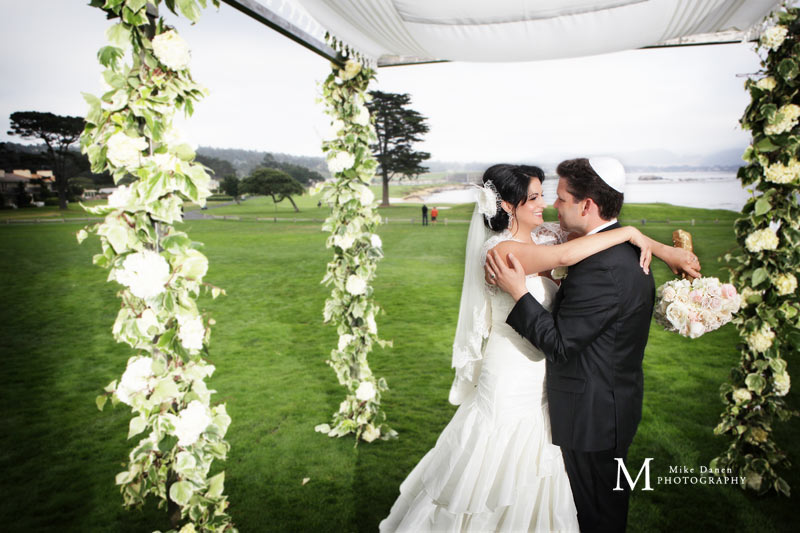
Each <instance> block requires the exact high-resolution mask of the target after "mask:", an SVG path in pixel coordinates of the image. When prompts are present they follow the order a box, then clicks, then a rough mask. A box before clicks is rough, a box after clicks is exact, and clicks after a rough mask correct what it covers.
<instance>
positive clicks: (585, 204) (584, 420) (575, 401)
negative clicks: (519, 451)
mask: <svg viewBox="0 0 800 533" xmlns="http://www.w3.org/2000/svg"><path fill="white" fill-rule="evenodd" d="M558 174H559V177H560V179H559V185H558V190H557V194H558V199H557V201H556V202H555V207H556V209H558V212H559V219H560V222H561V225H562V228H563V229H565V230H567V231H571V232H575V233H579V234H581V235H584V234H589V233H595V232H597V231H606V230H610V229H613V228H616V227H619V224H618V223H616V216H617V214H618V213H619V210H620V208H621V206H622V198H623V195H622V188H623V187H624V181H625V177H624V171H623V170H622V167H621V165H619V163H618V162H616V161H611V162H609V161H606V160H604V159H600V160H596V159H592V160H591V162H590V160H587V159H577V160H570V161H565V162H563V163H562V164H561V165H559V167H558ZM601 176H602V177H601ZM498 259H499V258H498ZM498 259H495V261H496V262H497V263H499V264H497V269H498V270H497V271H496V272H495V274H496V275H497V284H498V286H500V288H502V289H503V290H506V292H509V293H510V294H511V295H512V296H514V297H515V299H517V303H516V305H515V307H514V308H513V309H512V311H511V313H510V314H509V316H508V319H507V323H508V324H509V325H511V326H512V327H513V328H514V329H515V330H516V331H517V332H519V333H520V334H521V335H523V336H524V337H525V338H527V339H528V340H529V341H530V342H531V343H532V344H533V345H534V346H536V347H538V348H539V349H540V350H542V351H543V352H544V353H545V355H546V357H547V394H548V402H549V411H550V422H551V427H552V438H553V444H556V445H558V446H561V449H562V453H563V455H564V460H565V465H566V467H567V473H568V475H569V478H570V484H571V486H572V491H573V496H574V498H575V504H576V507H577V510H578V520H579V522H580V526H581V531H584V532H586V531H624V529H625V525H626V520H627V508H628V489H629V487H627V486H626V485H625V483H623V486H624V489H625V490H624V491H613V488H614V487H615V486H616V473H617V463H616V460H615V458H617V457H621V458H623V460H624V459H625V458H626V456H627V451H628V447H629V446H630V444H631V442H632V441H633V437H634V435H635V433H636V429H637V426H638V424H639V420H640V419H641V414H642V395H643V381H644V380H643V375H642V357H643V355H644V348H645V345H646V344H647V336H648V332H649V326H650V318H651V316H652V312H653V301H654V296H655V290H654V283H653V277H652V274H650V273H645V272H644V271H643V270H642V268H641V267H640V265H639V254H638V250H637V249H636V248H635V247H633V246H632V245H630V244H627V243H624V244H621V245H617V246H614V247H612V248H609V249H607V250H605V251H603V252H600V253H597V254H595V255H593V256H590V257H589V258H587V259H585V260H583V261H581V262H580V263H578V264H576V265H574V266H572V267H570V268H569V271H568V274H567V277H566V279H564V280H563V282H562V285H561V288H560V290H559V292H558V294H557V296H556V301H555V304H554V307H553V313H552V314H550V313H548V312H547V311H546V310H545V309H544V308H543V307H542V306H541V305H540V304H539V303H538V302H537V301H536V300H535V299H534V298H533V297H531V295H530V294H527V293H523V292H522V291H521V290H520V289H521V286H520V285H519V280H520V274H522V281H523V285H524V272H522V270H521V268H522V266H521V265H520V264H519V263H518V262H516V261H515V260H513V258H510V260H512V264H513V265H514V267H515V268H513V269H510V268H508V267H507V266H506V265H505V262H504V261H502V260H499V261H498Z"/></svg>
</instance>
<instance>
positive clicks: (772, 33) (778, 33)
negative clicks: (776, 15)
mask: <svg viewBox="0 0 800 533" xmlns="http://www.w3.org/2000/svg"><path fill="white" fill-rule="evenodd" d="M788 33H789V28H787V27H786V26H781V25H780V24H778V25H776V26H773V27H771V28H770V29H768V30H767V31H765V32H764V33H763V34H762V35H761V45H762V46H766V47H767V48H769V49H770V50H772V51H775V50H777V49H778V48H780V47H781V45H782V44H783V41H784V39H786V35H787V34H788Z"/></svg>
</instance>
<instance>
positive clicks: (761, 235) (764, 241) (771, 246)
mask: <svg viewBox="0 0 800 533" xmlns="http://www.w3.org/2000/svg"><path fill="white" fill-rule="evenodd" d="M779 242H780V241H779V240H778V236H777V235H776V234H775V231H773V230H771V229H769V228H767V229H760V230H756V231H754V232H753V233H751V234H750V235H748V236H747V239H745V241H744V245H745V248H747V250H748V251H750V252H751V253H757V252H760V251H762V250H775V249H776V248H777V247H778V244H779Z"/></svg>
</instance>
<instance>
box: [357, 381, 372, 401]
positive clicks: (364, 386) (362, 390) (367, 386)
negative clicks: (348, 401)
mask: <svg viewBox="0 0 800 533" xmlns="http://www.w3.org/2000/svg"><path fill="white" fill-rule="evenodd" d="M376 392H377V391H376V390H375V385H373V384H372V382H371V381H362V382H361V384H359V386H358V388H357V389H356V399H358V401H360V402H368V401H370V400H372V399H373V398H375V393H376Z"/></svg>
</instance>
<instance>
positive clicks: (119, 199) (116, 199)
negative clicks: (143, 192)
mask: <svg viewBox="0 0 800 533" xmlns="http://www.w3.org/2000/svg"><path fill="white" fill-rule="evenodd" d="M132 202H133V190H132V189H131V188H129V187H128V186H127V185H120V186H119V187H117V188H116V189H114V192H112V193H111V194H110V195H109V197H108V206H109V207H113V208H115V209H125V208H127V207H129V206H130V205H131V203H132Z"/></svg>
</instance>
